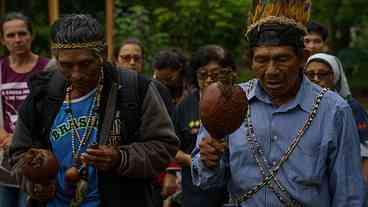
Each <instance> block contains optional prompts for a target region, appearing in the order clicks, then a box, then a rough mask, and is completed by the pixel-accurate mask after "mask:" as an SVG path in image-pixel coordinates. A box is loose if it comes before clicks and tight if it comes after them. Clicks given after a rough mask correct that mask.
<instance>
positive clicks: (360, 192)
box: [329, 109, 365, 206]
mask: <svg viewBox="0 0 368 207" xmlns="http://www.w3.org/2000/svg"><path fill="white" fill-rule="evenodd" d="M338 115H339V116H336V118H335V131H336V134H335V137H336V142H335V144H336V145H335V146H334V147H330V149H335V150H333V151H331V152H330V153H329V154H330V156H329V159H330V160H331V162H330V166H329V170H330V173H329V175H330V180H329V183H330V191H331V197H332V203H331V206H362V205H363V202H364V196H365V195H364V194H365V187H364V181H363V176H362V165H361V157H360V150H359V139H358V131H357V129H356V126H355V123H354V121H353V117H352V114H351V111H350V110H349V109H345V110H342V111H340V113H339V114H338Z"/></svg>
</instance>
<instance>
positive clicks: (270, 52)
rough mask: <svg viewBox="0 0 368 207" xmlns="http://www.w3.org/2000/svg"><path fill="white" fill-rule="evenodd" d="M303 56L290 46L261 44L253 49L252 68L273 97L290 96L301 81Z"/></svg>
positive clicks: (263, 86)
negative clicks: (298, 54) (299, 55)
mask: <svg viewBox="0 0 368 207" xmlns="http://www.w3.org/2000/svg"><path fill="white" fill-rule="evenodd" d="M302 65H303V58H302V57H298V56H297V54H296V53H295V51H294V50H293V48H292V47H289V46H259V47H255V48H254V50H253V57H252V70H253V71H254V72H255V75H256V77H257V78H258V79H259V80H260V83H261V86H262V88H263V89H264V90H265V91H266V93H267V94H268V95H269V96H271V97H272V98H282V97H285V96H290V94H291V93H292V92H293V91H295V90H296V87H298V86H299V82H300V78H299V77H300V73H301V72H302V71H301V68H302Z"/></svg>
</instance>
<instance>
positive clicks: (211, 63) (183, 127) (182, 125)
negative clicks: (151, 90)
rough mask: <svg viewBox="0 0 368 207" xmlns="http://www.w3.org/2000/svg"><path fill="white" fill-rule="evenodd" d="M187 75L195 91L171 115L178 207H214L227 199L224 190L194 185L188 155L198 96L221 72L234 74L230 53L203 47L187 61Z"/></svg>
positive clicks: (197, 123)
mask: <svg viewBox="0 0 368 207" xmlns="http://www.w3.org/2000/svg"><path fill="white" fill-rule="evenodd" d="M189 68H190V71H191V73H190V74H191V76H192V77H195V80H196V82H195V84H196V86H197V87H198V88H199V89H198V90H195V91H194V92H192V93H191V94H189V95H188V96H187V97H185V98H184V100H183V101H182V102H181V103H180V104H179V105H178V106H177V108H176V111H175V113H174V125H175V130H176V133H177V135H178V137H179V139H180V141H181V146H180V150H179V151H178V153H177V155H176V161H177V162H178V163H179V164H180V165H181V166H182V172H181V177H182V187H181V189H182V206H183V207H196V206H198V207H216V206H222V205H223V204H224V203H225V202H226V199H227V194H228V193H227V190H226V187H221V188H211V189H207V190H203V189H201V188H199V187H197V186H195V185H194V184H193V182H192V175H191V169H190V166H191V155H190V154H191V152H192V150H193V149H194V147H195V144H196V140H197V133H198V130H199V127H200V125H201V121H200V116H199V114H200V112H199V100H200V96H201V93H202V92H203V91H204V90H205V89H206V87H207V86H209V85H210V84H211V83H214V82H216V81H218V80H219V76H221V75H223V74H224V73H225V72H234V73H235V72H236V66H235V63H234V60H233V58H232V56H231V54H230V53H229V52H228V51H226V50H225V49H224V48H222V47H221V46H218V45H206V46H203V47H200V48H199V49H198V50H197V51H196V52H194V53H193V55H192V58H191V61H190V67H189Z"/></svg>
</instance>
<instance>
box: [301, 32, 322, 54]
mask: <svg viewBox="0 0 368 207" xmlns="http://www.w3.org/2000/svg"><path fill="white" fill-rule="evenodd" d="M304 47H305V49H306V50H308V51H310V53H311V55H313V54H315V53H319V52H323V50H324V48H323V47H324V41H323V39H322V37H321V35H319V34H317V33H314V32H312V33H309V34H307V35H305V36H304Z"/></svg>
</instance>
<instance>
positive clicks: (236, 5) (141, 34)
mask: <svg viewBox="0 0 368 207" xmlns="http://www.w3.org/2000/svg"><path fill="white" fill-rule="evenodd" d="M248 4H249V1H247V0H227V1H222V0H211V1H209V0H206V1H204V0H203V1H199V0H177V1H175V3H168V1H161V2H160V3H156V4H152V3H151V4H149V6H147V4H146V2H145V1H132V5H130V6H129V7H128V8H127V7H126V5H124V1H122V0H120V1H116V10H117V13H116V15H117V16H116V27H115V29H116V38H117V42H119V41H121V39H123V38H125V37H128V36H134V37H137V38H139V39H140V40H141V41H142V42H143V43H144V46H145V50H146V54H148V60H147V61H149V59H150V58H151V57H152V56H153V55H154V54H155V53H156V52H157V51H158V50H160V49H162V48H165V47H168V46H171V47H180V48H182V49H183V50H184V51H186V52H187V53H188V54H190V53H191V52H193V51H194V50H196V49H197V48H198V47H200V46H203V45H206V44H219V45H222V46H224V47H225V48H227V49H229V50H230V51H232V53H233V54H234V55H235V57H241V53H242V52H243V50H244V47H245V41H243V40H242V39H243V36H242V35H243V31H244V27H245V22H246V21H245V20H246V15H245V14H246V13H247V8H248ZM239 59H240V58H239Z"/></svg>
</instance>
